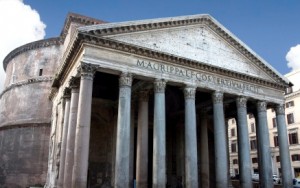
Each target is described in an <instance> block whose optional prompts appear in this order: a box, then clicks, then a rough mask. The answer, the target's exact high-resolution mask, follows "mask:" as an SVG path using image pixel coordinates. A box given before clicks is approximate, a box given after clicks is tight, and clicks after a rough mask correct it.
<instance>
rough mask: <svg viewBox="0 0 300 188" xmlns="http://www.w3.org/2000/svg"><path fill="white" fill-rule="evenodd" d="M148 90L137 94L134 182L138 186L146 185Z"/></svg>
mask: <svg viewBox="0 0 300 188" xmlns="http://www.w3.org/2000/svg"><path fill="white" fill-rule="evenodd" d="M148 98H149V96H148V91H142V92H140V95H139V111H138V131H137V151H136V163H137V165H136V183H137V187H138V188H147V187H148Z"/></svg>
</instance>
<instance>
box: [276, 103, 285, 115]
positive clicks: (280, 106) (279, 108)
mask: <svg viewBox="0 0 300 188" xmlns="http://www.w3.org/2000/svg"><path fill="white" fill-rule="evenodd" d="M276 115H285V106H284V104H277V105H276Z"/></svg>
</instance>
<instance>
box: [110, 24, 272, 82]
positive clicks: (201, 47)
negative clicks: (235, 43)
mask: <svg viewBox="0 0 300 188" xmlns="http://www.w3.org/2000/svg"><path fill="white" fill-rule="evenodd" d="M109 38H112V39H115V40H118V41H121V42H125V43H130V44H133V45H139V46H142V47H145V48H150V49H152V50H156V51H161V52H164V53H168V54H172V55H176V56H180V57H184V58H187V59H191V60H195V61H198V62H201V63H205V64H209V65H213V66H217V67H221V68H224V69H228V70H233V71H236V72H240V73H243V74H247V75H251V76H254V77H259V78H262V79H266V80H270V81H271V80H272V78H271V77H270V76H269V75H267V74H266V73H264V72H263V71H262V70H260V69H259V67H257V66H255V65H253V63H251V61H250V60H249V59H247V58H245V57H244V56H243V55H242V54H241V53H240V52H239V51H238V50H237V49H235V48H233V47H232V46H231V45H230V44H228V43H227V42H226V41H225V40H224V39H222V38H221V37H220V36H218V35H217V34H216V33H214V32H213V31H211V30H210V29H209V28H207V27H206V26H203V25H202V26H193V27H181V28H171V29H165V30H158V31H157V30H156V31H150V32H147V33H144V32H143V33H131V34H127V35H121V36H118V35H117V36H110V37H109Z"/></svg>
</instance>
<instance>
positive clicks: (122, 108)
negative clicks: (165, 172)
mask: <svg viewBox="0 0 300 188" xmlns="http://www.w3.org/2000/svg"><path fill="white" fill-rule="evenodd" d="M119 81H120V88H119V108H118V123H117V148H116V165H115V186H114V187H115V188H128V187H129V185H130V182H129V178H130V176H129V171H130V170H129V164H130V106H131V84H132V77H131V75H130V74H125V73H123V74H122V75H121V77H120V80H119Z"/></svg>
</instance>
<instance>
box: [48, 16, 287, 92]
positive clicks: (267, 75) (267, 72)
mask: <svg viewBox="0 0 300 188" xmlns="http://www.w3.org/2000/svg"><path fill="white" fill-rule="evenodd" d="M193 26H197V27H198V26H201V27H203V28H205V29H208V30H209V32H210V33H213V35H214V37H216V40H218V39H219V38H220V39H221V40H222V41H225V42H226V45H228V46H229V47H230V50H232V52H231V53H232V54H234V55H235V56H236V57H239V58H240V57H242V58H244V59H245V62H244V65H247V64H249V66H251V67H250V69H251V68H255V69H257V70H256V72H259V73H260V74H261V75H262V76H261V77H258V76H257V75H256V74H255V73H256V72H253V73H251V74H250V73H249V74H248V70H245V72H241V71H236V70H235V69H234V68H226V66H225V67H224V66H223V65H219V64H218V63H215V64H209V63H207V62H205V61H202V59H201V58H202V56H199V57H196V58H193V57H192V58H191V57H190V56H184V55H182V54H180V51H179V50H180V49H177V51H176V50H175V51H174V50H173V49H172V50H173V51H168V50H165V48H164V46H163V45H164V44H161V46H158V48H157V46H154V45H156V44H155V42H154V41H152V42H153V43H152V44H151V45H149V41H150V42H151V40H153V39H151V38H146V39H145V40H144V41H143V40H140V38H139V39H138V37H140V36H141V35H144V36H145V35H148V37H149V36H150V35H152V33H154V34H155V32H159V31H162V30H166V29H167V30H168V31H167V32H169V31H173V30H176V29H178V28H181V29H183V28H188V27H193ZM166 35H167V34H166ZM166 35H165V36H166ZM135 36H138V37H135ZM217 37H219V38H217ZM155 40H160V38H159V37H158V38H155ZM162 40H163V39H162ZM183 40H184V39H183ZM83 43H90V44H95V45H99V46H104V47H108V48H114V49H117V50H121V51H125V52H129V53H133V54H138V55H144V56H148V57H151V58H156V59H158V60H163V61H170V62H176V63H178V64H182V65H192V66H194V67H197V68H200V69H203V70H207V71H212V72H215V73H220V74H223V75H226V76H230V77H236V78H237V79H243V80H246V81H251V82H255V83H258V84H262V85H267V86H271V87H275V88H281V90H283V89H284V88H286V87H288V86H289V85H290V82H289V81H288V80H287V79H286V78H285V77H284V76H283V75H281V74H280V73H279V72H278V71H276V70H275V69H274V68H273V67H272V66H271V65H270V64H268V63H267V62H266V61H265V60H263V59H262V58H261V57H260V56H259V55H257V54H256V53H255V52H254V51H253V50H251V49H250V48H249V47H248V46H247V45H246V44H244V43H243V42H242V41H241V40H239V39H238V38H237V37H236V36H235V35H234V34H232V33H231V32H230V31H229V30H227V29H226V28H225V27H224V26H222V25H221V24H220V23H219V22H218V21H217V20H215V19H214V18H213V17H211V16H210V15H207V14H200V15H191V16H180V17H171V18H159V19H149V20H139V21H128V22H119V23H101V24H97V25H89V26H83V27H79V28H78V30H77V33H76V36H73V41H71V45H70V47H69V48H68V49H69V51H67V52H66V53H65V55H64V58H62V60H63V63H62V66H61V69H60V70H59V72H58V75H57V77H56V79H55V80H54V82H53V86H56V87H57V86H58V85H60V84H59V82H61V78H62V77H63V76H62V74H63V72H64V71H65V69H66V67H68V62H69V61H70V60H71V59H72V54H73V55H74V54H75V53H76V51H78V50H79V48H80V45H82V44H83ZM178 48H181V46H179V47H178ZM228 49H229V48H228ZM194 54H196V55H197V51H195V52H194ZM197 58H198V59H197ZM199 58H200V59H199ZM234 58H235V57H234ZM237 63H238V62H237ZM229 64H230V62H229ZM250 64H251V65H250ZM247 66H248V65H247ZM59 80H60V81H59Z"/></svg>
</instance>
